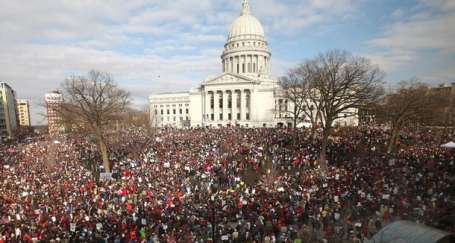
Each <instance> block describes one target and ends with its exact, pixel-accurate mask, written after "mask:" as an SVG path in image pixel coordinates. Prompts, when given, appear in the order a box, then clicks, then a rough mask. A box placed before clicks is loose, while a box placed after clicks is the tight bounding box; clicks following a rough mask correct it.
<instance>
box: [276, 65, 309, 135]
mask: <svg viewBox="0 0 455 243" xmlns="http://www.w3.org/2000/svg"><path fill="white" fill-rule="evenodd" d="M304 82H305V81H304V80H303V79H302V77H300V75H299V73H298V71H297V70H296V69H292V70H290V71H289V72H288V74H287V75H286V76H284V77H281V78H280V84H281V87H282V88H283V92H284V95H283V98H284V99H285V100H287V101H289V102H290V103H291V104H292V105H291V109H288V107H286V109H285V111H284V113H286V117H288V118H291V119H292V122H293V125H294V128H295V127H297V124H298V122H300V121H302V120H303V119H304V117H303V115H304V110H305V92H306V90H305V87H304V84H305V83H304ZM287 103H288V102H286V105H287ZM280 105H281V104H280ZM278 112H283V111H282V110H281V107H280V110H279V111H278Z"/></svg>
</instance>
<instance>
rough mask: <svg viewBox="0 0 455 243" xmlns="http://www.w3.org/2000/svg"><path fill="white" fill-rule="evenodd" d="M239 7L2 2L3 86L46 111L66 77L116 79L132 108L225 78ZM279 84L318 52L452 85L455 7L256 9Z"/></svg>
mask: <svg viewBox="0 0 455 243" xmlns="http://www.w3.org/2000/svg"><path fill="white" fill-rule="evenodd" d="M241 2H242V0H173V1H163V0H128V1H124V0H39V1H38V0H36V1H34V0H0V67H1V68H0V80H1V81H6V82H8V83H9V84H10V85H11V86H13V88H14V89H15V90H16V91H17V93H18V97H19V98H26V99H30V100H31V101H32V123H33V124H42V123H43V122H45V121H44V120H43V117H42V116H40V115H38V114H39V113H42V112H43V111H42V109H41V108H40V107H39V104H42V103H43V97H44V94H45V93H46V92H48V91H50V90H53V89H56V88H59V87H60V83H61V82H62V81H63V80H64V79H65V78H66V77H68V76H69V75H72V74H84V73H87V72H88V71H89V70H90V69H98V70H102V71H106V72H110V73H112V74H113V76H114V78H115V80H116V81H117V82H118V83H119V84H120V86H121V87H123V88H125V89H127V90H129V91H130V92H131V93H132V96H133V98H134V102H135V104H137V105H138V106H140V105H141V104H146V103H147V97H148V96H149V95H150V94H152V93H158V92H165V91H177V90H188V89H190V88H192V87H195V86H197V85H198V84H199V83H200V82H201V80H203V79H205V78H207V77H208V76H214V75H217V74H219V73H220V72H221V64H220V55H221V53H222V50H223V45H224V43H225V41H226V38H227V32H228V29H229V26H230V24H231V23H232V22H233V21H234V19H235V18H236V17H237V16H238V15H239V13H240V11H241ZM250 5H251V11H252V14H253V15H255V16H256V17H258V19H259V20H260V21H261V22H262V24H263V25H264V28H265V30H266V36H267V39H268V41H269V44H270V47H271V49H272V53H273V56H272V65H273V75H274V76H275V77H278V76H280V75H283V74H284V73H285V72H286V70H287V69H289V68H291V67H292V66H294V65H296V64H297V63H299V62H301V61H302V60H305V59H307V58H311V57H314V56H315V55H317V54H318V53H319V52H324V51H326V50H330V49H345V50H348V51H350V52H352V53H354V54H357V55H363V56H366V57H369V58H371V60H372V61H373V62H374V63H376V64H378V65H379V66H380V67H381V68H382V69H383V70H384V71H385V72H386V73H387V76H386V79H387V81H388V82H389V83H390V84H391V85H392V84H394V83H397V82H398V81H400V80H408V79H412V78H419V79H421V80H423V81H426V82H430V83H433V84H437V83H443V82H452V81H455V55H454V54H455V28H454V26H455V0H399V1H397V0H380V1H378V0H250Z"/></svg>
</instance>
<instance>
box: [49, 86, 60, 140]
mask: <svg viewBox="0 0 455 243" xmlns="http://www.w3.org/2000/svg"><path fill="white" fill-rule="evenodd" d="M45 101H46V108H47V124H48V129H49V134H50V135H51V136H53V135H56V134H58V133H60V132H61V131H62V130H63V126H62V124H61V118H60V115H59V112H58V110H59V108H60V105H61V104H62V102H63V96H62V94H61V93H60V92H59V91H52V92H51V93H48V94H46V95H45Z"/></svg>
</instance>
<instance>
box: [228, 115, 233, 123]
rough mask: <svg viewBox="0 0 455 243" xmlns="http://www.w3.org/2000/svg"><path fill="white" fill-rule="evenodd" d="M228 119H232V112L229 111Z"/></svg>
mask: <svg viewBox="0 0 455 243" xmlns="http://www.w3.org/2000/svg"><path fill="white" fill-rule="evenodd" d="M228 120H229V121H231V120H232V114H231V113H228Z"/></svg>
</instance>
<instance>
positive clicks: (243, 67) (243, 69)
mask: <svg viewBox="0 0 455 243" xmlns="http://www.w3.org/2000/svg"><path fill="white" fill-rule="evenodd" d="M244 72H245V63H244V64H242V73H244Z"/></svg>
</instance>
